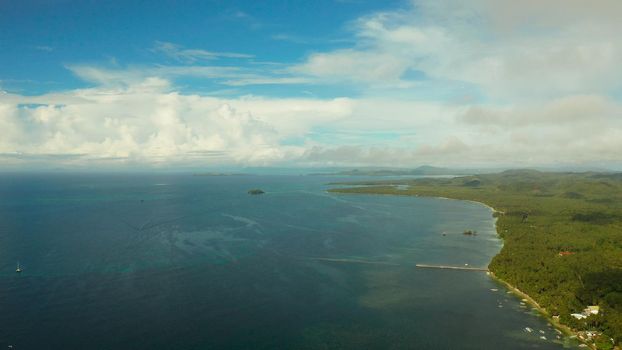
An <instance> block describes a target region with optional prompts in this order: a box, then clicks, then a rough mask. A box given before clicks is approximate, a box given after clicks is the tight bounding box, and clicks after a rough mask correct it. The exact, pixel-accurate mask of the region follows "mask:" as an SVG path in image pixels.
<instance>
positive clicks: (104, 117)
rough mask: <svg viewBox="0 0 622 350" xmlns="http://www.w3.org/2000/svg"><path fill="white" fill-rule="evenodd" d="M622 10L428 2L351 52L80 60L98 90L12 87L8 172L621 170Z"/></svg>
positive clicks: (2, 107) (2, 158)
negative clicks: (37, 167) (198, 87)
mask: <svg viewBox="0 0 622 350" xmlns="http://www.w3.org/2000/svg"><path fill="white" fill-rule="evenodd" d="M621 11H622V3H620V2H619V1H617V0H603V1H599V2H597V3H590V4H587V3H586V2H584V1H580V0H563V1H562V0H547V1H545V2H541V1H537V2H536V1H535V0H533V1H532V0H528V1H522V2H515V1H498V0H494V1H493V0H474V1H470V2H468V3H464V2H462V1H458V0H444V1H416V2H413V3H412V6H410V7H409V8H407V9H402V10H396V11H388V12H381V13H374V14H370V15H367V16H364V17H361V18H358V19H356V20H354V21H353V22H351V23H350V24H349V26H348V30H349V31H350V33H351V34H352V36H353V38H354V40H355V44H353V45H351V46H344V47H341V48H339V49H335V50H331V51H318V52H311V53H309V54H308V55H306V56H304V57H303V58H301V59H300V60H299V61H297V62H291V63H280V64H274V65H270V64H262V65H253V64H251V63H248V62H247V61H249V60H252V59H254V56H253V55H250V54H246V53H244V54H241V53H230V52H212V51H208V50H204V49H195V48H185V47H182V46H180V45H177V44H173V43H169V42H157V43H155V44H154V45H153V46H152V48H151V52H153V53H154V54H156V55H163V56H165V57H167V59H168V60H170V61H172V63H173V64H172V65H164V64H163V65H146V64H142V65H130V66H125V67H120V66H118V65H115V66H113V67H108V68H105V67H104V66H101V65H90V64H89V65H87V64H70V65H68V66H67V67H68V68H69V69H70V71H71V72H72V73H73V74H75V75H76V76H77V77H79V78H81V79H83V80H84V81H86V82H89V83H90V84H91V85H92V87H91V88H86V89H77V90H71V91H60V92H55V93H48V94H45V95H41V96H26V95H20V94H11V93H0V130H2V136H1V137H0V164H3V165H5V166H6V167H9V166H16V167H19V166H22V165H24V164H29V163H33V162H39V163H46V162H47V163H49V164H62V165H75V166H85V164H86V166H90V165H93V164H95V165H102V166H115V165H119V164H131V165H136V166H170V165H176V164H185V165H193V166H197V167H200V166H210V165H232V164H235V165H274V164H280V165H282V164H291V165H378V166H416V165H420V164H425V163H427V164H438V165H462V166H473V165H477V166H480V165H495V166H496V165H499V166H507V165H510V166H511V165H517V166H530V165H546V164H585V165H593V164H599V165H603V164H605V165H607V166H611V167H613V168H616V167H620V166H621V165H622V152H620V151H619V150H622V104H621V102H620V96H621V95H622V70H620V69H619V68H618V65H619V63H620V62H622V37H621V36H619V35H617V33H620V32H622V22H620V21H619V20H618V18H617V17H618V16H617V14H618V13H620V12H621ZM222 60H229V63H228V64H226V65H218V64H216V63H214V62H218V61H222ZM240 61H244V62H246V63H245V64H241V63H237V64H233V63H231V62H240ZM182 78H192V79H200V80H204V81H209V82H212V83H214V84H215V85H217V86H221V87H222V88H232V87H242V86H259V85H278V86H291V87H292V89H299V90H301V91H302V90H305V89H306V88H307V87H316V88H319V87H324V86H329V87H330V86H332V87H344V88H348V89H350V90H348V91H351V90H352V89H355V90H356V91H357V94H356V95H354V94H351V95H350V96H348V94H347V93H346V94H339V95H337V94H335V95H334V96H333V97H332V98H326V99H319V98H312V97H309V98H285V97H274V96H271V97H268V96H267V95H263V97H262V94H261V93H259V94H256V95H252V96H251V95H249V96H246V95H245V96H237V97H231V98H223V97H211V96H205V95H200V94H195V93H188V92H183V91H182V89H181V88H180V87H179V84H178V80H179V79H182Z"/></svg>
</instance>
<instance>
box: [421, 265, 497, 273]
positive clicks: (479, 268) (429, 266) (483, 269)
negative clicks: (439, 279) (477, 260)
mask: <svg viewBox="0 0 622 350" xmlns="http://www.w3.org/2000/svg"><path fill="white" fill-rule="evenodd" d="M415 266H416V267H418V268H421V269H444V270H466V271H484V272H488V269H487V268H483V267H469V266H447V265H427V264H416V265H415Z"/></svg>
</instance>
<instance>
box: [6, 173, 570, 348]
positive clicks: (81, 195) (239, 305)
mask: <svg viewBox="0 0 622 350" xmlns="http://www.w3.org/2000/svg"><path fill="white" fill-rule="evenodd" d="M335 180H344V179H343V178H340V179H336V178H330V177H319V176H223V177H199V176H191V175H188V174H177V175H147V174H143V175H141V174H131V175H127V174H126V175H119V174H116V175H112V174H111V175H104V174H98V175H93V174H90V175H84V174H82V175H80V174H72V175H68V174H64V175H63V174H52V175H42V174H38V175H33V174H29V175H23V174H22V175H19V174H11V175H9V174H4V175H0V349H2V348H4V349H6V348H7V347H8V346H9V345H12V346H13V348H14V349H365V348H367V349H452V350H455V349H561V348H563V347H562V345H561V344H560V342H561V341H558V340H557V338H556V334H557V333H555V331H554V330H553V329H551V328H550V327H549V326H548V325H547V323H546V321H545V320H544V319H542V318H540V317H538V316H536V315H534V313H533V312H532V311H530V310H528V308H527V307H525V306H522V305H520V300H518V299H516V298H514V297H513V296H511V295H509V294H506V291H505V290H504V289H503V288H502V287H500V286H498V285H497V284H495V283H494V282H493V281H491V280H490V279H489V278H488V277H487V276H486V274H485V273H483V272H467V271H444V270H424V269H417V268H415V266H414V265H415V264H416V263H432V264H436V263H438V264H455V265H464V264H469V265H470V266H475V267H482V266H486V265H487V263H488V262H489V261H490V258H491V257H492V256H494V254H496V253H497V251H498V250H499V249H500V246H501V242H500V241H499V240H497V238H496V235H495V232H494V221H493V218H492V216H491V212H490V210H489V209H488V208H486V207H484V206H482V205H479V204H476V203H471V202H462V201H452V200H443V199H431V198H415V197H399V196H368V195H333V194H328V193H326V191H325V190H326V189H327V188H328V186H327V185H326V183H328V182H330V181H335ZM251 188H261V189H263V190H265V191H266V192H267V193H266V194H264V195H260V196H250V195H248V194H247V193H246V192H247V190H248V189H251ZM465 229H473V230H477V231H478V233H479V234H478V235H477V236H475V237H467V236H464V235H462V234H461V232H462V231H464V230H465ZM443 232H445V235H443V234H442V233H443ZM17 261H19V262H20V263H21V265H22V267H23V272H22V273H21V274H17V273H15V266H16V262H17ZM495 288H497V289H499V290H498V291H496V292H495V291H491V289H495ZM525 327H530V328H532V329H534V332H533V333H529V332H526V331H525V330H524V328H525ZM540 330H542V331H544V334H542V333H540V332H539V331H540ZM540 336H545V337H546V338H547V340H542V339H540V338H539V337H540ZM553 340H554V341H555V342H553Z"/></svg>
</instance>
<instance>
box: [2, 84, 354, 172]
mask: <svg viewBox="0 0 622 350" xmlns="http://www.w3.org/2000/svg"><path fill="white" fill-rule="evenodd" d="M154 80H155V81H154ZM35 103H36V105H32V104H35ZM347 114H349V102H348V100H345V99H337V100H302V99H264V98H238V99H220V98H214V97H204V96H198V95H182V94H179V93H177V92H171V91H169V85H168V84H167V82H166V81H164V80H161V79H160V80H158V79H155V78H149V79H146V80H145V81H143V82H141V83H138V84H135V85H130V86H128V87H126V88H122V89H121V88H114V89H110V88H106V87H98V88H92V89H83V90H74V91H70V92H67V93H65V94H55V95H48V96H46V95H44V96H37V97H28V96H20V95H12V94H5V95H2V96H0V128H1V129H2V130H3V137H2V138H0V154H3V155H5V156H6V155H13V156H12V157H11V158H16V157H15V155H21V156H22V158H24V159H27V158H28V157H33V156H37V155H39V156H45V155H65V156H70V155H80V157H78V158H79V159H76V157H67V159H66V161H67V162H74V161H78V162H83V161H84V160H85V159H90V160H98V159H99V160H107V159H112V160H114V161H122V162H135V163H142V164H153V163H163V164H171V163H180V162H181V163H183V162H184V161H186V162H190V161H192V162H197V163H196V165H199V164H226V163H229V164H231V163H237V164H267V163H273V162H278V161H280V160H283V159H289V158H291V157H292V154H296V153H297V152H298V153H300V152H301V150H299V149H297V148H296V147H293V146H292V147H286V146H282V145H281V144H280V140H282V139H283V138H287V137H292V136H297V135H301V134H304V133H305V132H306V131H307V130H308V128H309V127H310V125H313V124H314V123H315V122H322V121H330V120H336V119H339V118H341V117H343V116H344V115H347ZM214 155H218V157H214ZM18 158H19V157H18ZM56 160H57V161H58V159H56Z"/></svg>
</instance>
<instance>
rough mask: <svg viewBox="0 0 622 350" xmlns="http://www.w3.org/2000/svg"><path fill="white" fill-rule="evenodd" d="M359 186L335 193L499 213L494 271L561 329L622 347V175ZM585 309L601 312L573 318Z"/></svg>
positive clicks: (526, 173) (532, 175) (512, 174)
mask: <svg viewBox="0 0 622 350" xmlns="http://www.w3.org/2000/svg"><path fill="white" fill-rule="evenodd" d="M356 184H357V185H362V184H364V185H370V186H365V187H359V186H357V187H353V188H335V189H332V190H331V191H333V192H341V193H373V194H396V195H419V196H436V197H447V198H455V199H465V200H474V201H479V202H482V203H485V204H487V205H489V206H491V207H493V208H495V210H496V212H495V214H494V215H495V216H497V218H498V220H497V232H498V233H499V235H500V236H501V237H502V238H503V239H504V246H503V248H502V250H501V252H500V253H499V254H498V255H497V256H495V257H494V259H493V260H492V262H491V263H490V266H489V268H490V270H491V271H493V272H494V273H495V275H496V276H498V277H499V278H501V279H503V280H505V281H507V282H509V283H510V284H512V285H514V286H516V287H517V288H518V289H520V290H522V291H523V292H525V293H527V294H528V295H530V296H531V297H532V298H533V299H535V300H536V301H537V302H538V304H540V306H542V307H543V308H544V309H545V310H546V312H547V314H548V315H550V316H555V318H557V317H559V321H560V322H561V323H562V324H564V325H567V326H569V327H571V328H573V329H575V330H577V331H597V332H598V334H600V335H597V336H595V337H594V338H593V339H592V340H591V341H590V342H589V343H594V344H595V346H597V347H598V348H599V349H611V348H613V347H614V346H613V345H612V343H615V344H617V345H618V346H620V344H622V174H620V173H612V174H607V173H544V172H538V171H531V170H520V171H516V170H513V171H506V172H503V173H500V174H486V175H477V176H466V177H456V178H420V179H410V180H395V181H373V182H366V183H363V182H357V183H356ZM398 184H399V185H401V186H394V185H398ZM404 185H408V186H404ZM588 305H598V306H599V307H600V312H599V313H598V314H597V315H590V316H589V317H587V318H584V319H581V320H579V319H576V318H575V317H572V316H571V314H572V313H581V312H582V311H583V310H584V309H585V308H586V307H587V306H588ZM612 339H613V340H612Z"/></svg>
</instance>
